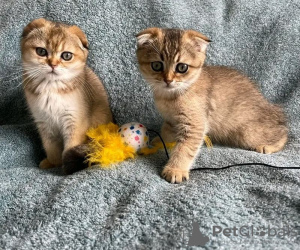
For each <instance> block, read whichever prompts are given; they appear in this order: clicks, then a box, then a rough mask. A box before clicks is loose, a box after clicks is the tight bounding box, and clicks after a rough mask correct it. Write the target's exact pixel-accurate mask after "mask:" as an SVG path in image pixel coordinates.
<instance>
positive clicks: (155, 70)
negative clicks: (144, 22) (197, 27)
mask: <svg viewBox="0 0 300 250" xmlns="http://www.w3.org/2000/svg"><path fill="white" fill-rule="evenodd" d="M209 42H210V40H209V39H208V38H207V37H206V36H204V35H203V34H201V33H199V32H196V31H193V30H187V31H184V30H179V29H160V28H149V29H146V30H143V31H141V32H140V33H139V34H137V45H138V47H137V58H138V62H139V67H140V70H141V72H142V74H143V76H144V77H145V79H146V80H147V81H148V82H149V84H150V85H151V87H152V89H153V91H154V93H155V94H159V95H162V96H166V97H167V96H172V95H174V94H175V93H179V94H180V93H182V92H183V91H184V90H185V89H187V88H188V87H189V86H190V85H191V84H193V83H194V82H195V81H196V80H197V78H198V77H199V75H200V72H201V67H202V65H203V63H204V60H205V51H206V47H207V45H208V43H209Z"/></svg>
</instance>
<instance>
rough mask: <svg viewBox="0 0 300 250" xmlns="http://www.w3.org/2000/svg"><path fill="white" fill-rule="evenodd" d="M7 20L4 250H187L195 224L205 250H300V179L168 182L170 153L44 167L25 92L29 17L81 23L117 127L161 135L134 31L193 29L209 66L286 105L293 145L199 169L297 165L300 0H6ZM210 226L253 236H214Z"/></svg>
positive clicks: (2, 67)
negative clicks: (239, 74) (249, 230)
mask: <svg viewBox="0 0 300 250" xmlns="http://www.w3.org/2000/svg"><path fill="white" fill-rule="evenodd" d="M0 13H1V15H0V79H1V84H0V125H1V126H0V176H1V178H0V196H1V197H0V248H1V249H95V248H98V249H100V248H103V249H179V248H183V249H185V248H187V244H188V242H189V236H191V233H192V226H193V222H194V225H197V223H198V225H199V230H200V232H201V233H202V234H203V235H206V236H208V238H209V241H208V242H207V243H206V244H205V246H204V247H203V248H206V249H241V248H243V249H263V248H265V249H299V244H300V222H299V221H300V200H299V191H300V188H299V187H300V170H275V169H270V168H267V167H261V166H246V167H236V168H231V169H227V170H222V171H216V172H213V171H203V172H201V171H199V170H195V171H192V172H191V175H190V181H188V182H185V183H182V184H180V185H173V184H169V183H167V182H166V181H164V180H163V179H162V178H161V177H160V172H161V170H162V167H163V166H164V164H165V163H166V156H165V154H164V153H163V152H159V153H157V154H156V155H152V156H147V157H138V158H137V159H134V160H131V161H126V162H124V163H121V164H118V165H117V166H116V167H115V168H114V169H111V170H101V169H98V168H92V169H88V170H84V171H81V172H78V173H75V174H73V175H71V176H63V175H62V172H61V169H52V170H48V171H45V170H41V169H39V168H38V163H39V161H40V160H41V159H42V158H43V157H44V152H43V150H42V146H41V142H40V139H39V136H38V134H37V132H36V129H35V127H34V125H33V124H32V122H31V119H30V116H29V115H28V112H27V110H26V105H25V101H24V97H23V93H22V88H21V86H20V84H21V63H20V58H21V57H20V48H19V40H20V35H21V32H22V29H23V27H24V26H25V25H26V24H27V23H29V22H30V21H31V20H32V19H35V18H38V17H45V18H48V19H51V20H56V21H63V22H68V23H72V24H77V25H78V26H80V27H81V28H82V29H83V30H84V31H85V32H86V34H87V37H88V39H89V42H90V48H91V49H90V54H89V60H88V64H89V66H90V67H91V68H92V69H94V71H95V72H96V74H97V75H98V76H99V77H100V78H101V79H102V80H103V82H104V85H105V87H106V89H107V91H108V93H109V97H110V102H111V107H112V111H113V113H114V116H115V119H116V122H117V123H118V124H119V125H121V124H124V123H127V122H131V121H138V122H141V123H143V124H145V125H146V126H147V127H149V128H152V129H156V130H157V129H159V127H160V125H161V122H162V120H161V118H160V116H159V114H158V112H157V111H156V109H155V107H154V104H153V100H152V97H151V93H150V90H149V88H148V86H147V84H146V83H145V81H144V80H143V79H142V77H141V75H140V73H139V71H138V67H137V60H136V57H135V48H136V45H135V34H136V33H138V32H139V31H140V30H142V29H145V28H147V27H151V26H159V27H177V28H184V29H190V28H191V29H195V30H198V31H200V32H202V33H204V34H205V35H207V36H208V37H209V38H210V39H211V40H212V41H213V42H212V43H211V45H209V48H208V58H207V63H208V64H214V65H227V66H232V67H235V68H237V69H239V70H242V71H244V72H245V73H246V74H248V75H249V76H250V77H251V78H252V79H254V80H255V81H257V83H258V85H259V86H260V88H261V90H262V92H263V93H264V95H265V96H266V97H267V98H268V99H269V100H270V101H272V102H275V103H278V104H281V105H283V107H284V109H285V112H286V113H287V116H288V119H289V127H290V134H289V143H288V145H287V146H286V148H285V149H284V150H283V151H282V152H279V153H276V154H272V155H262V154H258V153H256V152H250V151H246V150H241V149H233V148H228V147H222V146H217V145H214V148H213V149H211V150H209V149H206V148H205V147H204V148H203V150H202V151H201V153H200V155H199V157H198V158H197V160H196V162H195V164H194V166H193V168H201V167H222V166H226V165H228V164H233V163H244V162H264V163H269V164H273V165H277V166H285V167H292V166H299V165H300V164H299V163H300V156H299V155H300V154H299V151H300V138H299V135H300V129H299V122H300V116H299V112H300V104H299V100H300V67H299V65H300V63H299V55H300V46H299V45H300V29H299V25H300V19H299V16H300V2H299V0H291V1H289V0H288V1H280V0H268V1H267V0H266V1H262V0H261V1H260V0H258V1H241V0H223V1H219V0H211V1H205V0H191V1H183V0H180V1H177V0H176V1H175V0H174V1H171V0H165V1H158V0H152V1H151V0H149V1H146V0H141V1H120V0H119V1H111V0H109V1H104V0H103V1H101V0H85V1H83V0H65V1H60V0H53V1H45V0H23V1H1V2H0ZM287 225H288V226H289V228H290V230H293V231H296V232H297V235H295V234H293V235H291V234H290V235H287V233H286V235H284V236H281V237H279V236H278V235H277V236H271V235H272V234H274V230H273V231H272V233H271V235H268V234H266V235H255V232H259V229H257V228H258V227H260V228H262V227H265V228H269V230H270V228H271V229H277V232H278V229H279V228H282V227H284V226H287ZM214 226H215V228H216V226H218V227H222V229H224V228H234V227H237V228H241V227H242V226H249V227H250V226H253V227H254V229H255V230H256V231H255V232H254V235H253V236H251V235H250V236H249V237H246V236H242V235H240V234H239V233H238V235H237V236H235V235H234V234H233V232H231V234H230V235H229V236H225V235H224V234H223V233H220V234H217V235H213V227H214ZM257 230H258V231H257ZM226 232H227V235H228V230H227V231H226ZM265 232H267V231H265ZM225 234H226V233H225ZM269 234H270V232H269ZM190 242H192V241H190ZM200 248H201V247H199V249H200Z"/></svg>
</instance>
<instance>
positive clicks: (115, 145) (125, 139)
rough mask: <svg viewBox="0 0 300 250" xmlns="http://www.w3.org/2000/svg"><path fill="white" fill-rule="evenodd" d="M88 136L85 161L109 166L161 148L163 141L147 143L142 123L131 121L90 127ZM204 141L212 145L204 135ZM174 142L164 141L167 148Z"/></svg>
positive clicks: (172, 145) (147, 139) (103, 166)
mask: <svg viewBox="0 0 300 250" xmlns="http://www.w3.org/2000/svg"><path fill="white" fill-rule="evenodd" d="M87 136H88V138H89V143H88V146H89V153H88V154H87V162H88V164H89V166H91V165H95V164H97V165H99V166H100V167H101V168H109V167H110V165H111V164H115V163H119V162H122V161H124V160H126V159H133V158H135V157H136V156H137V155H138V154H142V155H149V154H154V153H156V152H157V151H158V150H159V149H161V148H163V143H157V144H155V145H153V146H150V145H149V133H148V130H147V129H146V127H145V126H144V125H143V124H140V123H136V122H132V123H127V124H124V125H123V126H121V127H119V126H118V125H116V124H113V123H108V124H103V125H99V126H98V127H96V128H91V129H89V130H88V131H87ZM205 143H206V145H207V146H208V147H212V144H211V141H210V139H209V138H208V137H207V136H206V137H205ZM175 144H176V143H175V142H173V143H166V144H165V145H166V147H167V148H172V147H174V145H175Z"/></svg>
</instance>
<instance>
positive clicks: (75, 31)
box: [68, 25, 88, 49]
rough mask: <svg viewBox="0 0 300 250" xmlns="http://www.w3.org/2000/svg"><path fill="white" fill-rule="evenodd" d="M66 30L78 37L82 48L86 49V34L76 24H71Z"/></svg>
mask: <svg viewBox="0 0 300 250" xmlns="http://www.w3.org/2000/svg"><path fill="white" fill-rule="evenodd" d="M68 30H69V31H70V32H71V33H73V34H74V35H76V36H77V37H78V38H79V39H80V41H81V43H82V45H83V47H84V48H86V49H88V40H87V38H86V35H85V34H84V33H83V31H82V30H81V29H80V28H79V27H78V26H76V25H73V26H71V27H69V28H68Z"/></svg>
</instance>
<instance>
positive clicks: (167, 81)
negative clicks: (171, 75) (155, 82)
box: [165, 79, 173, 86]
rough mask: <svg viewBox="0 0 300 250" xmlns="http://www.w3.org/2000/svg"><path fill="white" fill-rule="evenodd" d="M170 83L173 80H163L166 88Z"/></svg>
mask: <svg viewBox="0 0 300 250" xmlns="http://www.w3.org/2000/svg"><path fill="white" fill-rule="evenodd" d="M172 82H173V80H169V79H166V80H165V83H166V84H167V86H169V85H170V84H171V83H172Z"/></svg>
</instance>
